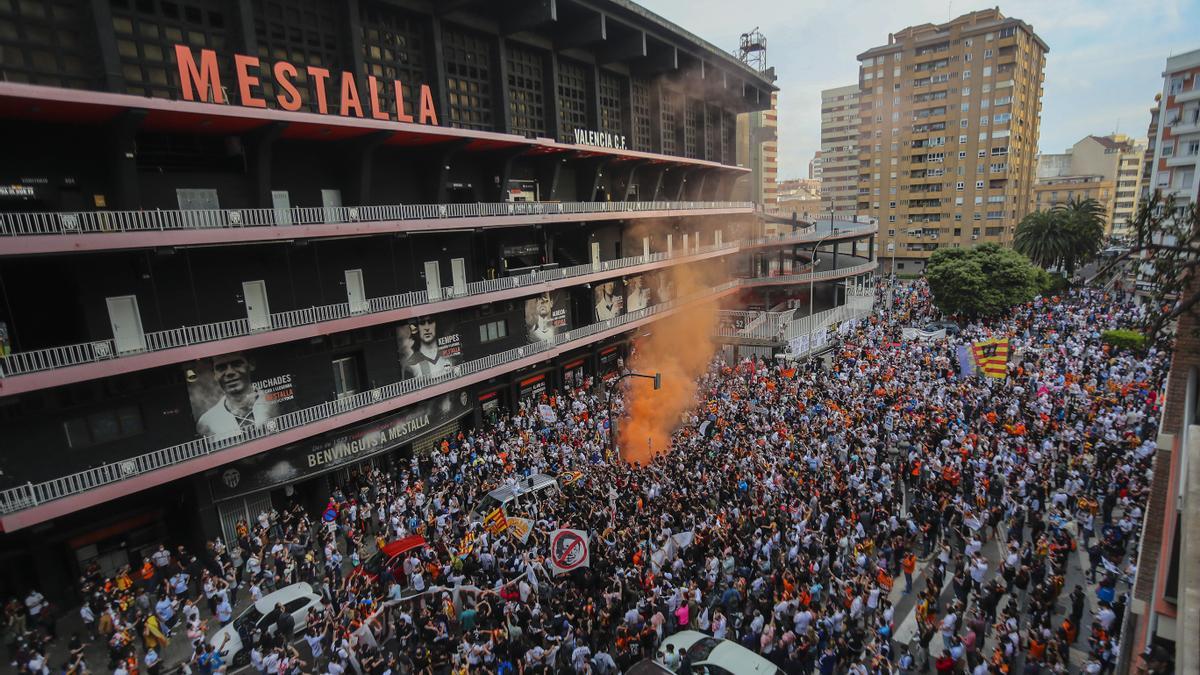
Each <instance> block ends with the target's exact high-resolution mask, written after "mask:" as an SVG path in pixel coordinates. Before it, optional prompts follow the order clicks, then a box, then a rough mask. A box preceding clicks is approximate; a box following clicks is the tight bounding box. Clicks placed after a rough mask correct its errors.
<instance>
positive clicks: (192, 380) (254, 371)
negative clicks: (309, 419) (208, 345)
mask: <svg viewBox="0 0 1200 675" xmlns="http://www.w3.org/2000/svg"><path fill="white" fill-rule="evenodd" d="M184 375H185V379H186V380H187V387H188V399H189V401H190V402H191V406H192V417H193V419H195V420H196V433H197V434H199V435H201V436H216V437H218V438H228V437H231V436H237V435H239V434H241V433H242V432H244V431H246V430H249V429H253V428H258V427H261V426H264V425H266V424H267V421H268V420H270V419H271V418H273V417H278V416H280V415H283V414H285V413H289V412H291V411H293V410H295V409H296V389H295V382H294V379H293V376H292V373H290V372H289V371H288V369H287V366H286V365H284V364H282V363H275V362H273V360H272V359H271V355H270V352H269V351H267V350H258V351H252V352H234V353H232V354H222V355H221V356H214V357H211V358H207V359H200V360H198V361H194V362H192V363H190V364H188V365H187V366H186V367H185V372H184Z"/></svg>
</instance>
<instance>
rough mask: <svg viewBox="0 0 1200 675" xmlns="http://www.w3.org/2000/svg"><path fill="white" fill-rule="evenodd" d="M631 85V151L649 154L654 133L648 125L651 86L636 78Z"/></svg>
mask: <svg viewBox="0 0 1200 675" xmlns="http://www.w3.org/2000/svg"><path fill="white" fill-rule="evenodd" d="M632 85H633V100H632V101H631V108H632V110H633V149H634V150H641V151H642V152H650V151H651V148H652V146H651V143H652V141H651V136H652V135H653V133H654V132H653V127H652V126H651V123H650V122H651V120H650V92H651V88H650V87H651V85H650V84H649V83H648V82H647V81H646V80H644V79H641V78H636V77H635V78H634V79H633V82H632Z"/></svg>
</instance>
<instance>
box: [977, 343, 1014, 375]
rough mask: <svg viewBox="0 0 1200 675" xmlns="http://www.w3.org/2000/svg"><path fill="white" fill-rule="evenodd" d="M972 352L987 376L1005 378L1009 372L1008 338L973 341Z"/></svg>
mask: <svg viewBox="0 0 1200 675" xmlns="http://www.w3.org/2000/svg"><path fill="white" fill-rule="evenodd" d="M971 354H972V356H974V357H975V364H976V365H977V366H979V369H980V370H982V371H983V374H984V375H986V376H987V377H996V378H1004V377H1005V376H1006V375H1007V374H1008V338H993V339H991V340H981V341H979V342H973V343H971Z"/></svg>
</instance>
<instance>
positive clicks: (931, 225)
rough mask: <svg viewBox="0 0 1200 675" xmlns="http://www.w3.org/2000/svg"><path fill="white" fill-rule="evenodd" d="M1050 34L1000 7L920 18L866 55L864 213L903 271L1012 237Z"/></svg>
mask: <svg viewBox="0 0 1200 675" xmlns="http://www.w3.org/2000/svg"><path fill="white" fill-rule="evenodd" d="M1048 51H1049V47H1047V45H1046V43H1045V42H1043V41H1042V39H1041V38H1039V37H1038V36H1037V34H1035V33H1034V32H1033V27H1032V26H1030V25H1029V24H1027V23H1025V22H1024V21H1021V20H1020V19H1015V18H1010V17H1005V16H1004V15H1003V14H1001V13H1000V11H999V10H998V9H986V10H981V11H977V12H972V13H970V14H965V15H963V16H960V17H958V18H956V19H954V20H952V21H948V22H946V23H942V24H936V25H935V24H921V25H918V26H910V27H908V28H904V29H903V30H901V31H899V32H897V33H893V34H890V35H889V36H888V41H887V44H884V45H881V46H878V47H874V48H872V49H869V50H867V51H865V52H863V53H862V54H859V56H858V60H859V63H860V69H859V90H860V94H859V115H860V126H859V141H858V143H859V155H858V159H859V172H858V212H859V213H861V214H869V215H871V216H873V217H875V218H877V219H878V220H879V223H880V228H881V229H883V228H886V235H884V236H882V240H883V242H884V243H885V244H886V245H887V246H888V249H887V250H889V251H890V250H891V249H892V248H893V247H894V249H895V254H896V261H897V262H896V267H897V271H898V272H901V273H917V272H920V271H921V270H923V269H924V265H925V261H926V260H927V259H928V257H929V256H930V254H932V253H933V251H935V250H937V249H938V248H939V247H943V246H951V247H963V246H973V245H975V244H980V243H984V242H996V243H1000V244H1009V243H1011V241H1012V237H1013V234H1014V232H1015V230H1016V225H1017V223H1018V222H1020V220H1021V218H1023V217H1024V216H1025V214H1026V212H1027V211H1028V209H1029V204H1030V194H1031V192H1032V189H1033V183H1034V176H1035V174H1034V169H1035V160H1036V153H1037V143H1038V129H1039V125H1040V122H1041V114H1040V113H1041V96H1042V77H1043V71H1044V69H1045V63H1046V53H1047V52H1048Z"/></svg>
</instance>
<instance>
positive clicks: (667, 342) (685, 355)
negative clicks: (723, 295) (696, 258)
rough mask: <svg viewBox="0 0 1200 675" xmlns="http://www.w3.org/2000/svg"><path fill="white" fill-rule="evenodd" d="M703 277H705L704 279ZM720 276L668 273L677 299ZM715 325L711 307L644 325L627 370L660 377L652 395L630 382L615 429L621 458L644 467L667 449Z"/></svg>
mask: <svg viewBox="0 0 1200 675" xmlns="http://www.w3.org/2000/svg"><path fill="white" fill-rule="evenodd" d="M705 271H707V272H708V273H707V274H706V273H705ZM714 276H724V274H723V273H720V272H719V270H717V269H716V268H709V270H701V269H700V266H698V265H691V266H678V267H675V268H673V269H672V278H673V280H674V282H675V288H676V289H677V292H678V295H679V296H680V297H682V296H686V295H687V294H688V293H691V292H693V291H694V290H696V289H698V288H701V287H704V286H711V285H712V284H713V283H714V282H713V281H711V280H709V279H705V278H704V277H714ZM716 325H717V303H716V302H715V301H713V302H706V303H701V304H699V305H693V306H690V307H688V309H686V310H684V311H681V312H677V313H675V314H673V315H671V316H669V317H667V318H665V319H662V320H661V321H656V322H654V323H653V324H651V325H650V327H649V330H650V335H649V336H647V337H644V338H638V339H637V340H636V341H635V343H634V347H635V353H634V355H633V358H632V359H631V360H630V364H629V365H630V368H632V369H633V370H634V371H635V372H639V373H646V374H653V373H662V388H661V389H658V390H657V391H656V390H655V389H654V384H653V382H651V381H650V380H646V379H642V378H630V380H629V382H630V384H631V386H630V389H629V392H628V394H627V395H626V398H625V410H626V412H627V413H628V414H627V417H626V418H625V419H623V420H621V423H620V425H619V428H618V440H619V448H620V452H621V458H622V459H624V460H625V461H626V462H631V463H632V462H641V463H643V464H645V463H646V462H648V461H649V460H650V459H651V458H652V457H653V456H654V455H656V454H658V453H660V452H665V451H666V450H668V449H669V448H670V442H671V433H672V432H673V431H674V430H675V427H676V426H678V424H679V420H680V416H681V415H682V414H683V412H684V411H687V410H690V409H691V408H692V406H693V405H694V403H695V396H696V379H697V378H698V377H700V376H701V375H703V374H704V371H705V370H706V369H707V368H708V363H709V361H710V360H711V359H712V356H713V353H714V352H715V351H716V348H717V345H716V343H715V342H714V341H713V339H712V334H713V331H714V329H715V328H716Z"/></svg>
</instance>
